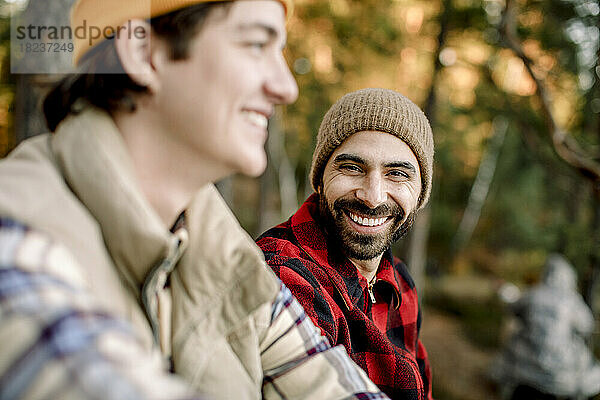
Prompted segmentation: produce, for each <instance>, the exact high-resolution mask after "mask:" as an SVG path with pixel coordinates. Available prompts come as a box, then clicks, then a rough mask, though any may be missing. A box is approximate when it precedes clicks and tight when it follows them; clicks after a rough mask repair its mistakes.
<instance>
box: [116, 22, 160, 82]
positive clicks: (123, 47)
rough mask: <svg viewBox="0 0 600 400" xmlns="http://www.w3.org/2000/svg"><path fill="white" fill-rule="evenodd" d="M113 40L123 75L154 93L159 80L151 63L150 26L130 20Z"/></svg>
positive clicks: (119, 29)
mask: <svg viewBox="0 0 600 400" xmlns="http://www.w3.org/2000/svg"><path fill="white" fill-rule="evenodd" d="M113 40H114V41H115V49H116V50H117V54H118V56H119V59H120V60H121V65H122V66H123V69H124V70H125V73H127V75H129V77H130V78H131V79H132V80H133V81H134V82H135V83H137V84H138V85H141V86H146V87H147V88H148V90H150V92H155V91H156V90H157V89H158V88H159V83H160V80H159V79H158V76H157V74H156V69H155V66H154V63H153V58H154V57H153V54H152V52H153V51H155V49H154V48H153V46H151V45H150V42H151V40H152V28H151V26H150V24H149V23H148V22H146V21H144V20H141V19H133V20H130V21H128V22H127V23H126V24H124V25H122V26H120V27H119V28H118V31H117V34H115V37H114V39H113Z"/></svg>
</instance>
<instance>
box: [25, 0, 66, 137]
mask: <svg viewBox="0 0 600 400" xmlns="http://www.w3.org/2000/svg"><path fill="white" fill-rule="evenodd" d="M74 2H75V0H52V1H47V0H29V3H28V5H27V8H26V9H25V10H24V11H23V13H22V16H21V18H22V19H23V21H24V22H25V23H26V24H27V25H29V24H31V25H34V26H68V25H69V24H70V21H69V15H70V13H69V10H70V9H71V5H72V4H73V3H74ZM48 54H50V53H48ZM71 54H72V53H69V52H57V53H51V55H52V56H48V57H37V58H35V61H34V62H35V65H26V66H25V67H26V68H27V69H28V70H30V71H32V72H35V73H33V74H18V75H16V78H15V80H16V88H15V137H16V141H17V143H19V142H20V141H22V140H24V139H27V138H28V137H31V136H35V135H38V134H40V133H44V132H46V130H47V128H46V121H45V119H44V116H43V113H42V110H41V103H42V100H43V98H44V96H45V94H46V92H47V91H48V90H49V89H50V88H51V87H52V86H53V85H54V83H55V82H57V81H58V80H60V79H61V78H62V75H60V74H59V72H64V71H69V70H71V69H72V68H71ZM38 72H39V73H38Z"/></svg>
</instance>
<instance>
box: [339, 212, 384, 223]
mask: <svg viewBox="0 0 600 400" xmlns="http://www.w3.org/2000/svg"><path fill="white" fill-rule="evenodd" d="M348 214H349V215H350V218H352V221H354V222H356V223H357V224H359V225H363V226H379V225H382V224H383V223H384V222H385V221H387V217H383V218H363V217H360V216H358V215H356V214H353V213H348Z"/></svg>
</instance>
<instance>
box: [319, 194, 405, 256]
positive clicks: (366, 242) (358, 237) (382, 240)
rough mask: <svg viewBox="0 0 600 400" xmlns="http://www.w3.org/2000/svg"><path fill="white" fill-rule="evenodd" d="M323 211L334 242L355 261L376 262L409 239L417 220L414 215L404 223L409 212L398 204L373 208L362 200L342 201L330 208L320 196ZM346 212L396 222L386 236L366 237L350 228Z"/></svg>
mask: <svg viewBox="0 0 600 400" xmlns="http://www.w3.org/2000/svg"><path fill="white" fill-rule="evenodd" d="M319 211H320V214H321V218H322V220H323V221H324V225H325V229H326V230H327V233H328V234H329V235H330V238H331V239H333V240H334V242H335V243H336V244H337V245H339V246H340V247H341V250H342V251H343V252H344V254H345V255H346V256H347V257H349V258H351V259H355V260H372V259H374V258H376V257H378V256H380V255H381V254H383V252H384V251H386V250H387V249H388V248H389V247H390V246H391V245H392V243H394V242H396V241H397V240H399V239H400V238H401V237H403V236H404V235H406V233H407V232H408V231H409V230H410V228H411V227H412V224H413V222H414V220H415V213H414V211H413V212H411V213H410V214H408V218H406V221H404V223H402V220H403V219H404V215H405V211H404V210H403V209H402V207H400V206H399V205H397V204H393V205H388V204H382V205H380V206H377V207H376V208H369V207H368V206H366V205H365V204H364V203H362V202H360V201H358V200H353V199H352V200H351V199H344V198H340V199H337V200H336V201H334V202H333V206H330V205H329V203H328V202H327V200H326V199H325V196H324V195H322V194H320V195H319ZM344 211H350V212H352V213H355V214H359V215H363V216H368V217H369V218H374V219H376V218H382V217H388V220H389V219H393V221H392V223H391V224H390V226H389V227H388V229H387V230H385V231H384V232H381V233H378V234H362V233H359V232H357V231H355V230H354V229H353V228H352V227H351V226H350V225H349V222H348V221H347V217H346V213H345V212H344ZM386 223H387V222H386Z"/></svg>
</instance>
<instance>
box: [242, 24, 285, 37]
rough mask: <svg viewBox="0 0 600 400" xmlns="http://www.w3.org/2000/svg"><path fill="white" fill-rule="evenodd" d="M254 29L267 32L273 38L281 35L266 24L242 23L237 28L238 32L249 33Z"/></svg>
mask: <svg viewBox="0 0 600 400" xmlns="http://www.w3.org/2000/svg"><path fill="white" fill-rule="evenodd" d="M253 29H259V30H263V31H265V32H267V34H268V35H269V36H270V37H271V38H274V37H277V36H278V35H279V33H278V31H277V29H275V28H274V27H272V26H271V25H269V24H265V23H262V22H250V23H242V24H239V25H238V26H237V30H238V31H249V30H253Z"/></svg>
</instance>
